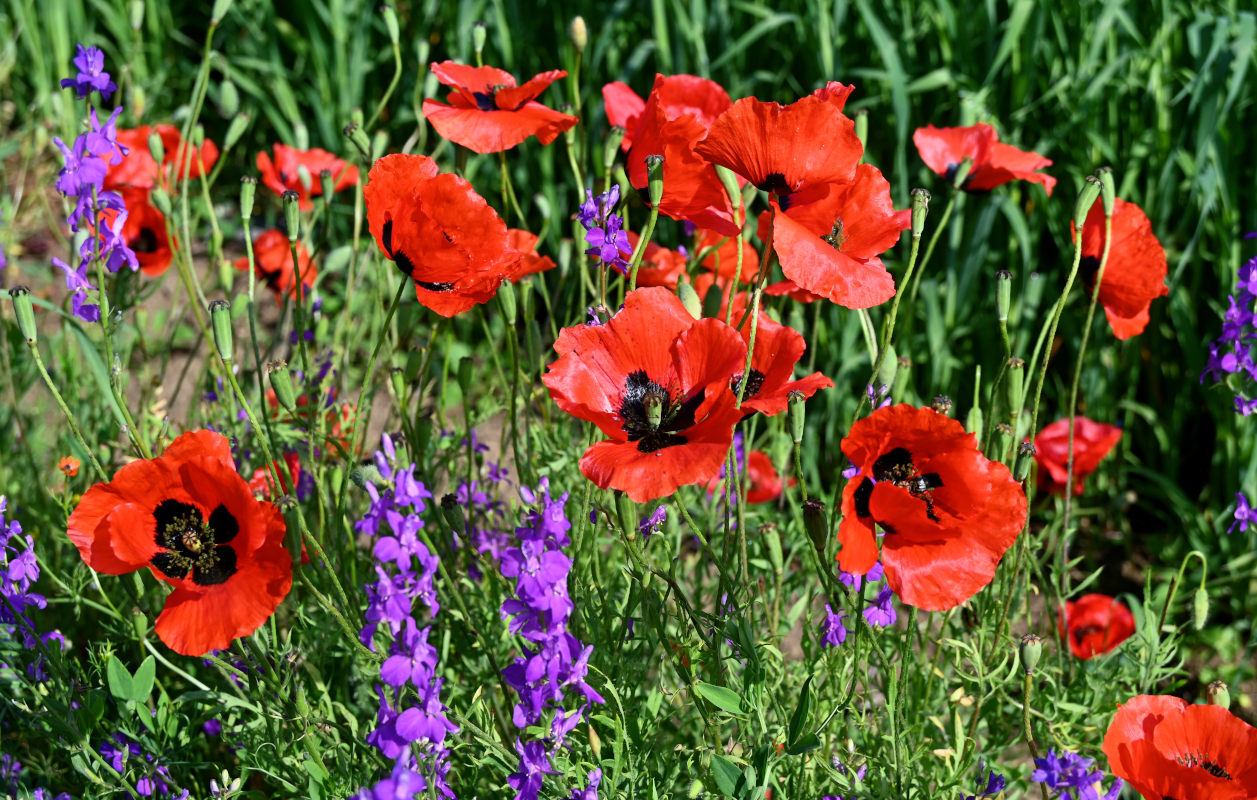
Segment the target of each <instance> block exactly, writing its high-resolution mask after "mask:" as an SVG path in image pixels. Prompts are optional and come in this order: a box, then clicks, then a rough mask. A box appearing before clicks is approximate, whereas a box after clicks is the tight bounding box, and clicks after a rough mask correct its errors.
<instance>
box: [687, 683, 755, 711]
mask: <svg viewBox="0 0 1257 800" xmlns="http://www.w3.org/2000/svg"><path fill="white" fill-rule="evenodd" d="M694 690H695V691H696V692H698V693H699V694H700V695H702V696H703V699H705V700H706V701H707V702H709V703H711V704H712V705H713V706H715V707H716V708H719V709H721V710H722V711H727V712H729V713H730V714H741V713H743V711H742V698H740V697H738V696H737V694H736V693H734V691H733V690H732V689H729V688H727V687H724V686H716V685H714V684H710V683H703V682H702V681H696V682H695V683H694Z"/></svg>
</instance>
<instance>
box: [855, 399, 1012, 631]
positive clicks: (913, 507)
mask: <svg viewBox="0 0 1257 800" xmlns="http://www.w3.org/2000/svg"><path fill="white" fill-rule="evenodd" d="M842 452H843V453H845V454H846V455H847V458H849V459H851V461H852V463H853V464H855V466H856V467H857V468H858V469H859V472H858V473H857V474H856V475H855V476H854V477H853V478H851V480H849V481H848V482H847V486H846V488H845V489H844V490H843V493H842V523H841V525H840V526H839V528H838V540H839V542H840V543H841V544H842V550H841V551H840V552H839V553H838V563H839V566H840V567H841V568H842V569H843V570H844V571H845V572H850V573H854V574H857V575H863V574H864V573H866V572H868V571H869V570H870V569H872V567H873V564H874V563H876V561H877V558H878V548H877V537H876V535H875V526H879V527H881V529H882V530H883V531H885V537H884V538H883V540H882V553H881V558H882V565H883V567H885V570H886V579H887V582H888V583H889V584H890V588H891V589H893V590H894V591H895V594H897V595H899V597H900V598H901V599H902V600H903V602H905V603H908V604H909V605H913V606H916V607H917V608H921V609H924V610H926V611H944V610H946V609H949V608H953V607H955V606H957V605H960V604H961V603H963V602H964V601H966V600H968V599H969V598H970V597H972V596H973V595H975V594H977V592H978V591H979V590H981V589H982V587H984V586H986V585H987V584H988V583H990V582H991V578H993V577H994V576H995V567H996V565H997V564H999V560H1000V557H1001V556H1003V555H1004V552H1005V551H1007V550H1008V548H1009V547H1011V546H1012V544H1013V541H1014V540H1015V539H1016V538H1017V534H1018V533H1019V532H1020V531H1021V529H1022V526H1024V525H1025V522H1026V496H1025V494H1024V493H1023V492H1022V489H1021V485H1020V484H1019V483H1017V481H1015V480H1013V477H1012V475H1011V474H1010V473H1009V471H1008V467H1006V466H1004V465H1003V464H1001V463H999V462H998V461H990V460H988V459H987V458H986V457H985V456H983V455H982V451H981V450H980V449H979V448H978V444H977V440H976V439H974V437H973V434H970V433H966V432H965V428H964V425H962V424H961V423H960V422H959V421H957V420H954V419H951V418H950V417H947V416H945V415H943V414H940V413H938V412H937V411H934V410H933V409H930V408H914V407H912V406H909V405H906V404H900V405H897V406H887V407H885V408H879V409H877V410H876V411H874V412H873V413H872V414H870V415H869V416H867V417H865V418H864V419H861V420H859V421H857V422H856V423H855V424H854V425H852V426H851V433H850V434H848V436H847V438H846V439H844V440H843V442H842Z"/></svg>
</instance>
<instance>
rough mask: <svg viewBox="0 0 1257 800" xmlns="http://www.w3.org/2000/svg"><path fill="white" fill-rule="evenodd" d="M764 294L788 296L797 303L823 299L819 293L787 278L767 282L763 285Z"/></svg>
mask: <svg viewBox="0 0 1257 800" xmlns="http://www.w3.org/2000/svg"><path fill="white" fill-rule="evenodd" d="M764 294H766V295H768V296H769V297H789V298H790V299H791V300H794V301H795V302H797V303H815V302H816V301H817V300H824V299H825V298H824V297H821V296H820V295H819V294H813V293H811V292H809V291H808V290H807V289H803V288H800V287H799V285H798V284H797V283H795V282H794V281H792V280H789V279H787V280H784V281H777V282H776V283H770V284H768V285H767V286H765V287H764Z"/></svg>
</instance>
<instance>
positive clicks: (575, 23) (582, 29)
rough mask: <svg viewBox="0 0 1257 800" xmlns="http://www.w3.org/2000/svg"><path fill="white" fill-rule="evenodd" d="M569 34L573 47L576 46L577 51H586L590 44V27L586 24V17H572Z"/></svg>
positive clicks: (568, 29)
mask: <svg viewBox="0 0 1257 800" xmlns="http://www.w3.org/2000/svg"><path fill="white" fill-rule="evenodd" d="M567 35H568V38H570V39H571V40H572V47H575V48H576V52H578V53H583V52H585V48H586V47H588V46H589V28H588V26H586V25H585V18H584V17H582V16H580V15H577V16H575V17H572V24H571V25H569V26H568V28H567Z"/></svg>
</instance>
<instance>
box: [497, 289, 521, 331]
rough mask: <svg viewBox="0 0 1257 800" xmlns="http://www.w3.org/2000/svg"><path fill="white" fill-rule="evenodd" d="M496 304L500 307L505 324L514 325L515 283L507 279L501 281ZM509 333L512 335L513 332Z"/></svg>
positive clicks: (515, 307)
mask: <svg viewBox="0 0 1257 800" xmlns="http://www.w3.org/2000/svg"><path fill="white" fill-rule="evenodd" d="M498 305H499V306H501V308H502V319H503V321H505V322H506V324H507V325H509V326H511V327H512V328H513V327H515V320H516V313H517V312H516V309H517V306H516V303H515V284H513V283H511V282H510V281H509V280H508V281H502V285H501V286H499V287H498ZM511 335H514V334H513V333H512V334H511Z"/></svg>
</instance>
